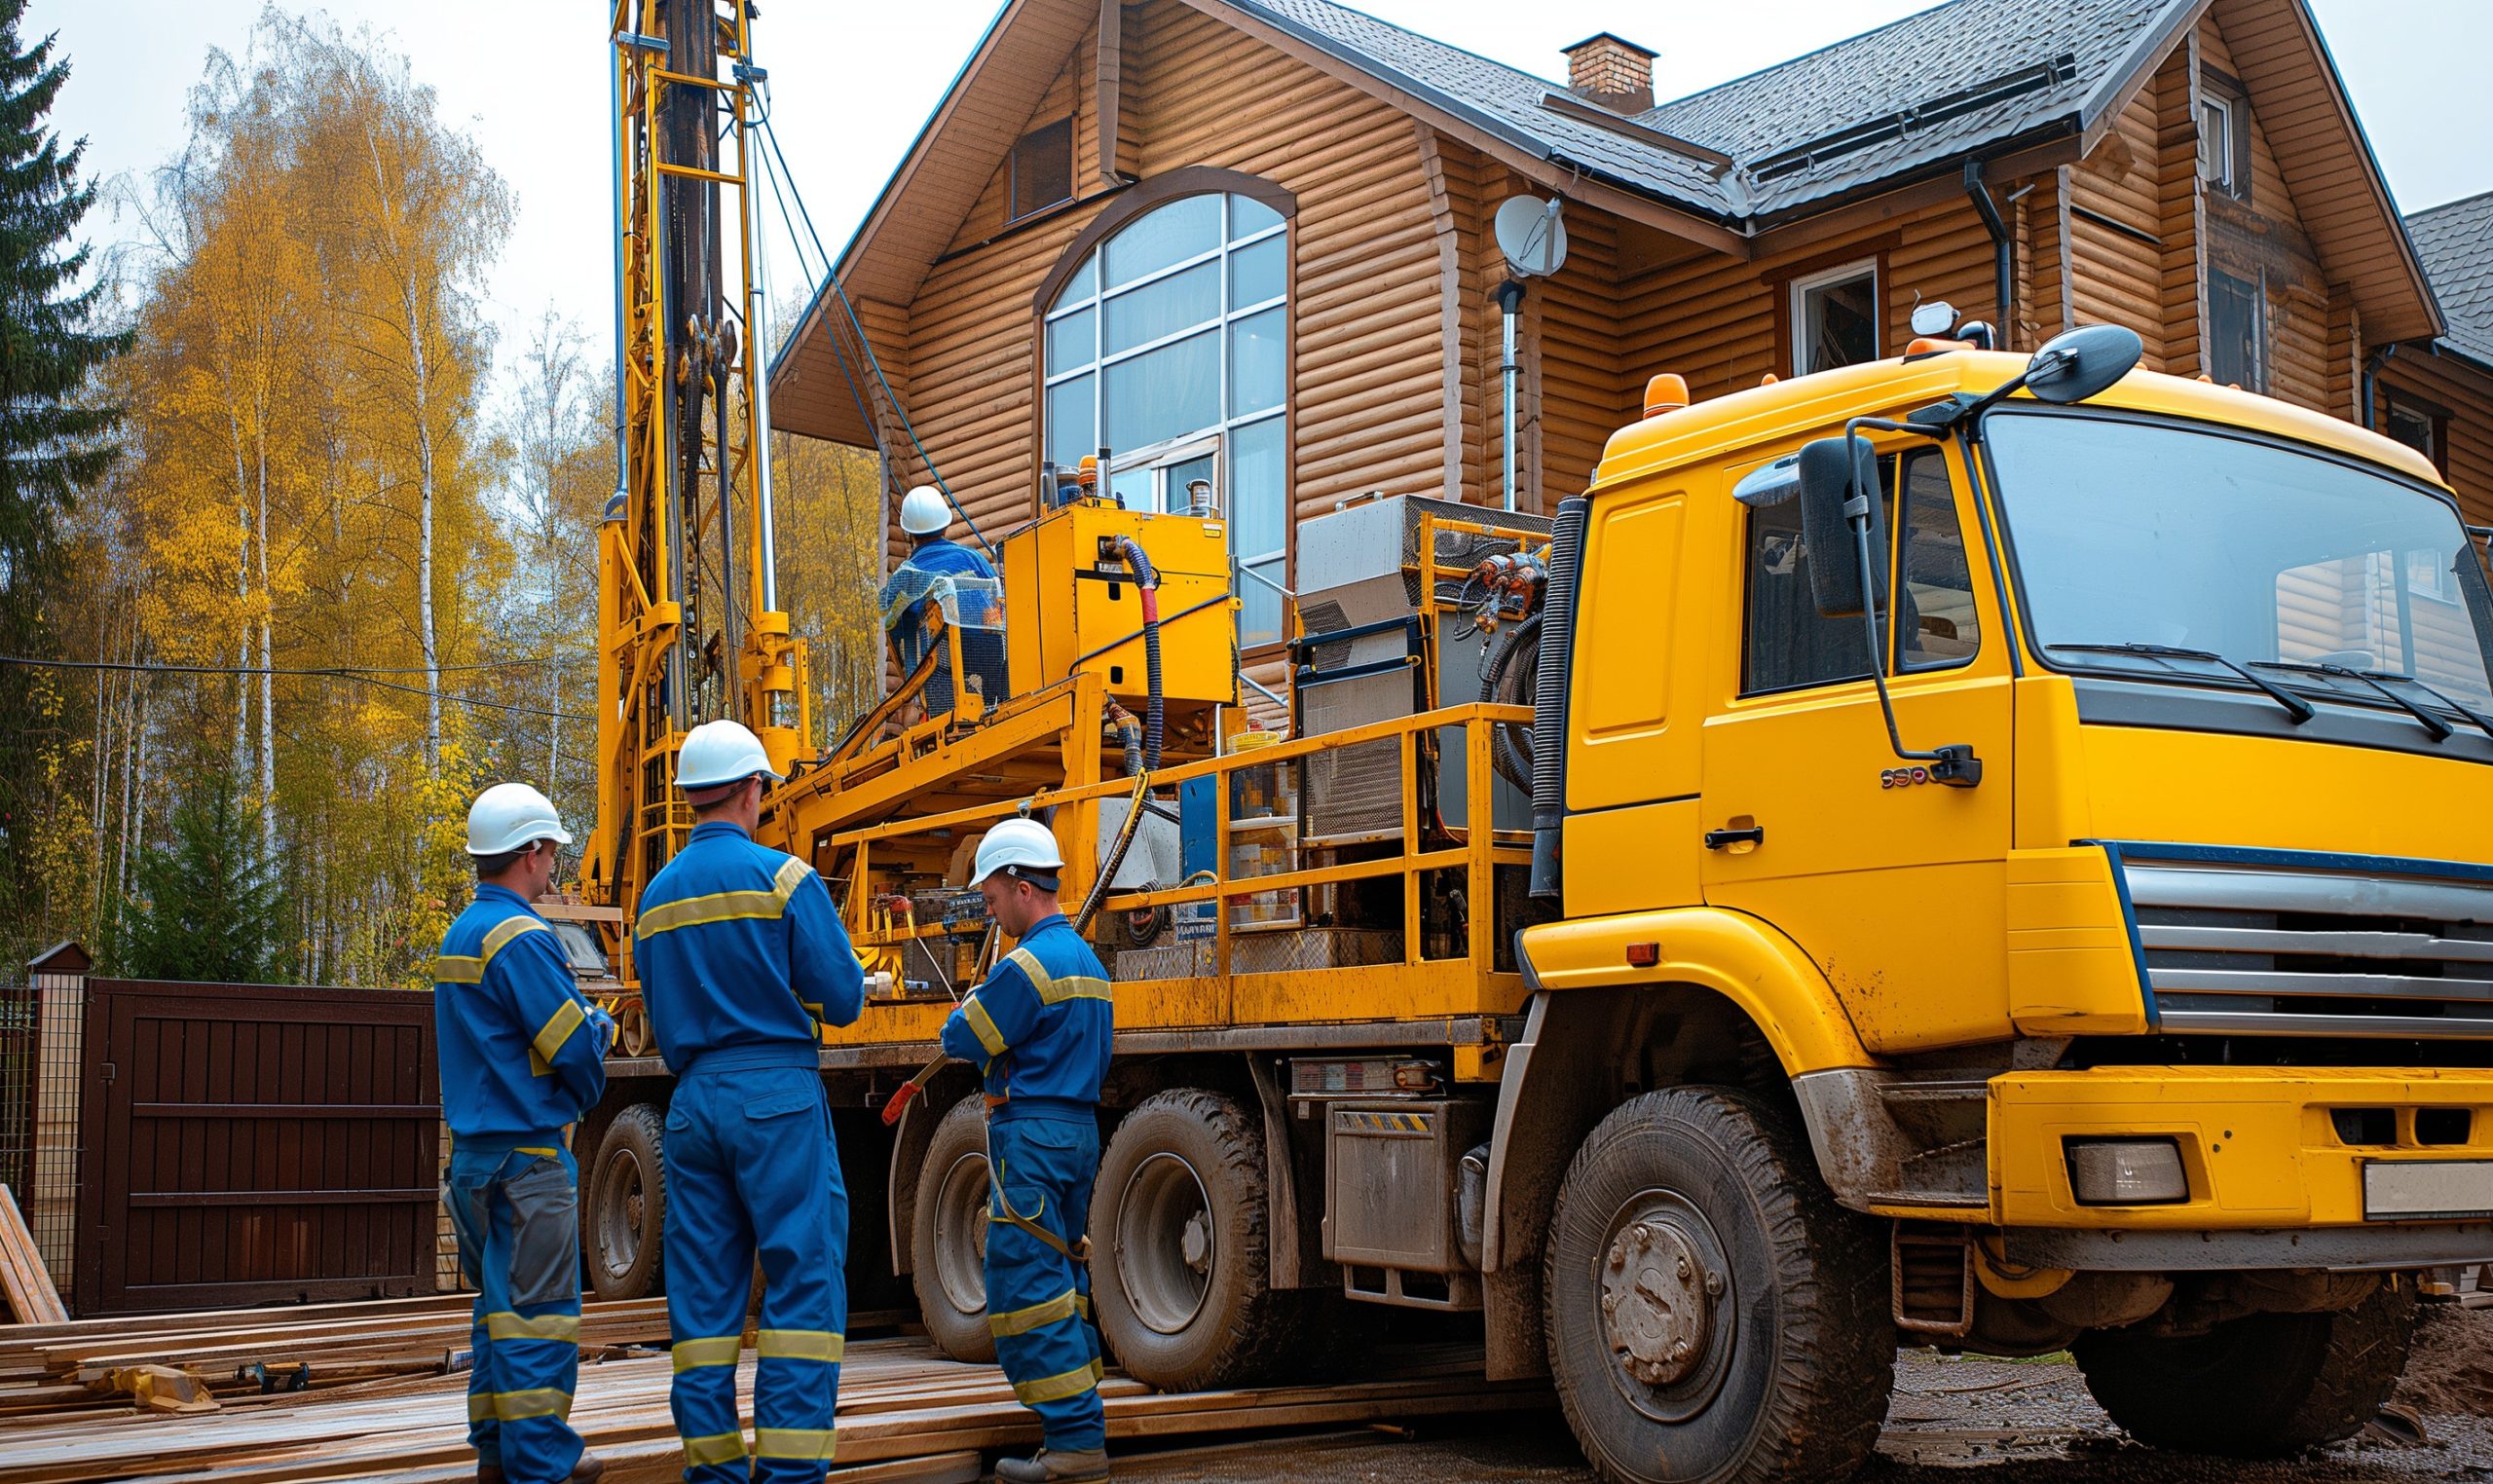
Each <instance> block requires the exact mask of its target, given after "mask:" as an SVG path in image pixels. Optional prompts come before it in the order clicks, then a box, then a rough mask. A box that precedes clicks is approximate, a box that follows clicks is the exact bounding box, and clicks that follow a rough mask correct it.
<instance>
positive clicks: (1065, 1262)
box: [986, 1116, 1108, 1453]
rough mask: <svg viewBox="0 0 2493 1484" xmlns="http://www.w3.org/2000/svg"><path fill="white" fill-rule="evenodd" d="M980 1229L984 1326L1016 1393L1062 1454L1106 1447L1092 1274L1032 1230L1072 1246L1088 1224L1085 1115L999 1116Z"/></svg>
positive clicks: (993, 1127) (1089, 1126) (1092, 1145)
mask: <svg viewBox="0 0 2493 1484" xmlns="http://www.w3.org/2000/svg"><path fill="white" fill-rule="evenodd" d="M986 1152H987V1158H988V1160H989V1161H990V1162H991V1163H992V1165H993V1167H994V1168H993V1183H992V1184H991V1186H990V1187H989V1188H990V1190H991V1191H992V1194H991V1195H990V1196H989V1198H988V1206H987V1226H986V1327H987V1331H988V1332H989V1333H991V1334H993V1335H994V1336H995V1358H996V1360H997V1361H998V1362H999V1363H1001V1364H1002V1365H1003V1367H1004V1376H1005V1379H1006V1380H1008V1381H1010V1382H1012V1383H1013V1394H1014V1395H1015V1396H1017V1397H1019V1398H1021V1401H1022V1404H1023V1406H1025V1407H1028V1408H1029V1409H1030V1410H1031V1411H1033V1412H1036V1413H1038V1414H1039V1421H1040V1423H1041V1425H1042V1426H1043V1428H1045V1431H1046V1436H1047V1445H1048V1446H1049V1447H1050V1448H1053V1449H1056V1450H1057V1451H1059V1452H1061V1453H1080V1452H1083V1451H1085V1450H1087V1449H1092V1448H1103V1447H1105V1446H1107V1441H1108V1428H1107V1419H1106V1416H1105V1415H1104V1414H1103V1413H1102V1412H1101V1410H1100V1407H1099V1335H1098V1331H1097V1330H1095V1329H1093V1328H1092V1327H1091V1272H1090V1269H1089V1268H1088V1267H1086V1266H1085V1265H1084V1264H1082V1263H1078V1262H1075V1261H1074V1260H1073V1259H1072V1258H1071V1257H1070V1256H1068V1255H1067V1254H1066V1253H1064V1252H1060V1251H1059V1250H1057V1248H1056V1247H1055V1246H1054V1245H1053V1244H1052V1243H1048V1242H1047V1241H1045V1240H1043V1239H1042V1238H1040V1237H1038V1236H1036V1235H1034V1234H1033V1233H1031V1232H1030V1230H1029V1227H1030V1226H1036V1227H1039V1228H1040V1229H1042V1230H1043V1231H1045V1232H1047V1233H1048V1234H1050V1235H1051V1236H1053V1237H1055V1238H1056V1239H1057V1240H1058V1241H1060V1242H1062V1243H1064V1244H1065V1245H1066V1246H1068V1247H1072V1246H1075V1245H1077V1244H1078V1243H1080V1242H1081V1240H1082V1236H1083V1233H1084V1232H1085V1231H1087V1230H1088V1229H1089V1227H1090V1224H1091V1184H1092V1182H1093V1181H1094V1180H1096V1179H1098V1174H1099V1127H1098V1124H1097V1123H1094V1122H1093V1121H1092V1120H1091V1119H1089V1118H1084V1119H1083V1120H1082V1121H1081V1122H1079V1123H1068V1122H1065V1121H1063V1120H1060V1119H1055V1118H1014V1117H1010V1116H1007V1117H1004V1118H1000V1119H996V1120H994V1121H993V1122H990V1123H989V1124H988V1125H987V1129H986Z"/></svg>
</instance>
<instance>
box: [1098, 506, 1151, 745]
mask: <svg viewBox="0 0 2493 1484" xmlns="http://www.w3.org/2000/svg"><path fill="white" fill-rule="evenodd" d="M1099 544H1100V547H1101V548H1102V549H1101V551H1100V553H1099V554H1100V555H1101V556H1115V557H1119V558H1122V559H1123V560H1124V562H1125V564H1126V567H1127V568H1128V569H1129V570H1130V571H1132V572H1133V573H1134V585H1135V593H1136V594H1137V595H1138V596H1140V597H1141V599H1142V665H1143V685H1144V694H1145V696H1146V700H1145V702H1144V706H1143V723H1142V768H1143V771H1144V772H1150V771H1152V770H1153V769H1155V768H1157V767H1159V766H1160V739H1161V726H1162V704H1161V694H1160V573H1159V570H1158V569H1157V568H1154V567H1153V566H1152V565H1151V558H1150V556H1149V555H1148V554H1146V553H1145V552H1144V551H1143V549H1142V543H1141V542H1140V541H1137V540H1135V538H1133V537H1131V536H1113V537H1110V536H1103V537H1101V538H1099Z"/></svg>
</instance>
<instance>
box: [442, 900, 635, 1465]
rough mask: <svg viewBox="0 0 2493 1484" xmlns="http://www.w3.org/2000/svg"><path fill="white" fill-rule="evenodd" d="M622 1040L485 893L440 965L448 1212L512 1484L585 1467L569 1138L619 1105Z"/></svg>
mask: <svg viewBox="0 0 2493 1484" xmlns="http://www.w3.org/2000/svg"><path fill="white" fill-rule="evenodd" d="M610 1025H611V1022H610V1021H608V1020H607V1019H606V1017H605V1016H604V1015H603V1014H602V1013H600V1012H599V1011H598V1010H596V1009H595V1008H594V1007H592V1006H591V1005H590V1004H589V1003H588V1001H587V1000H585V999H583V998H582V997H581V995H580V992H579V989H578V988H577V985H576V984H575V983H574V981H573V979H572V971H571V965H570V964H569V962H567V961H566V959H565V957H564V955H563V950H562V947H561V946H560V945H559V944H558V943H557V942H556V940H555V937H554V933H553V930H552V929H551V928H550V927H548V926H547V925H546V923H545V921H544V919H543V918H541V917H540V916H538V915H537V913H536V912H535V911H534V910H532V909H530V908H529V906H528V904H527V902H526V901H524V900H522V898H521V897H520V895H519V894H518V893H517V892H514V891H509V890H507V889H505V888H503V887H500V886H495V885H492V884H491V883H486V884H481V885H479V886H478V887H477V888H476V900H475V902H474V903H473V904H472V905H470V906H469V907H468V909H466V910H465V911H464V912H462V913H460V914H459V917H458V920H457V921H455V922H453V923H451V925H450V931H449V932H448V933H446V934H444V935H443V936H442V940H441V952H440V955H439V956H438V957H436V958H435V959H434V960H433V1027H434V1032H435V1039H436V1041H437V1043H438V1045H439V1048H440V1052H439V1055H440V1062H441V1105H442V1113H443V1116H444V1117H445V1118H446V1119H447V1120H448V1122H449V1124H450V1132H451V1156H450V1175H449V1179H448V1181H447V1182H446V1184H445V1186H444V1188H443V1190H442V1204H443V1206H445V1207H446V1208H447V1209H448V1211H449V1213H450V1222H451V1228H452V1230H453V1231H454V1232H456V1233H457V1235H458V1238H459V1261H460V1266H461V1267H462V1268H463V1269H464V1270H465V1273H466V1275H467V1280H468V1281H469V1282H471V1283H473V1284H475V1286H476V1308H475V1319H474V1324H475V1327H474V1330H473V1333H472V1336H471V1347H472V1349H473V1351H474V1353H475V1363H474V1366H473V1368H472V1370H471V1371H470V1373H469V1376H468V1382H467V1436H468V1441H469V1442H470V1443H472V1444H473V1445H474V1446H475V1449H476V1456H477V1459H478V1461H479V1462H480V1463H482V1464H489V1465H495V1466H498V1467H500V1468H501V1469H502V1472H503V1475H504V1477H506V1478H507V1479H509V1480H510V1481H511V1484H539V1481H543V1480H553V1479H562V1478H567V1477H569V1476H570V1474H571V1471H572V1467H573V1465H575V1464H577V1462H578V1461H579V1456H580V1438H579V1434H578V1433H577V1432H575V1431H573V1430H572V1427H571V1422H570V1417H571V1410H572V1390H573V1387H574V1385H575V1383H576V1381H577V1375H578V1370H579V1332H580V1318H579V1316H580V1267H579V1216H578V1199H579V1197H578V1189H579V1170H578V1168H577V1166H575V1165H574V1164H573V1162H572V1155H571V1151H570V1150H569V1149H568V1148H566V1147H565V1146H564V1143H563V1127H564V1125H566V1124H571V1123H575V1122H577V1121H578V1119H579V1116H580V1114H581V1113H583V1112H585V1111H586V1110H587V1109H588V1108H589V1107H590V1106H591V1105H593V1104H594V1103H595V1102H596V1101H597V1099H598V1097H599V1096H600V1095H601V1094H604V1092H605V1091H606V1062H605V1059H604V1058H605V1054H606V1045H607V1040H608V1031H609V1028H610Z"/></svg>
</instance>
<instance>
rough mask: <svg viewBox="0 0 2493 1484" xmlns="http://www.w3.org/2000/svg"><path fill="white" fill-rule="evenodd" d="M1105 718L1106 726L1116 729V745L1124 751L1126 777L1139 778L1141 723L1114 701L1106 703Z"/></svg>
mask: <svg viewBox="0 0 2493 1484" xmlns="http://www.w3.org/2000/svg"><path fill="white" fill-rule="evenodd" d="M1107 716H1108V724H1109V725H1110V726H1113V727H1115V728H1116V731H1117V742H1118V744H1119V745H1120V746H1121V747H1122V748H1123V749H1124V750H1125V756H1126V776H1127V777H1129V778H1138V777H1140V776H1141V775H1142V773H1143V771H1144V769H1143V765H1142V723H1140V722H1137V721H1135V719H1134V713H1133V712H1131V711H1128V710H1126V709H1125V708H1124V707H1123V706H1120V705H1118V704H1117V703H1116V702H1114V701H1110V702H1109V703H1108V713H1107Z"/></svg>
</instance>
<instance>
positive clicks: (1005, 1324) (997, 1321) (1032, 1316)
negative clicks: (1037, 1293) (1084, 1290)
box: [986, 1289, 1091, 1340]
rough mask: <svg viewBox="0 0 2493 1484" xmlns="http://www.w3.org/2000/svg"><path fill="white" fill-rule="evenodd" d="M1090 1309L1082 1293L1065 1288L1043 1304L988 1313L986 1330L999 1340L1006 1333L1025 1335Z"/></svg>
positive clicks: (1087, 1312) (1084, 1313) (1088, 1311)
mask: <svg viewBox="0 0 2493 1484" xmlns="http://www.w3.org/2000/svg"><path fill="white" fill-rule="evenodd" d="M1090 1310H1091V1306H1090V1305H1089V1304H1087V1303H1085V1302H1084V1301H1083V1299H1082V1295H1080V1294H1078V1293H1075V1292H1073V1291H1072V1290H1071V1289H1067V1290H1065V1291H1064V1292H1062V1293H1060V1294H1058V1295H1057V1296H1056V1297H1054V1298H1052V1299H1050V1300H1048V1301H1047V1302H1046V1303H1044V1304H1032V1305H1031V1306H1030V1307H1029V1308H1027V1309H1008V1310H1006V1311H1005V1312H1004V1313H1002V1314H989V1315H988V1316H987V1317H986V1332H987V1333H988V1334H991V1335H993V1336H995V1337H996V1338H997V1339H999V1340H1001V1339H1003V1338H1005V1337H1006V1336H1008V1335H1025V1334H1028V1333H1029V1332H1030V1331H1031V1330H1033V1329H1037V1328H1039V1327H1040V1326H1041V1325H1045V1324H1053V1323H1055V1322H1056V1321H1057V1320H1059V1319H1069V1318H1072V1317H1074V1316H1075V1315H1076V1314H1081V1315H1085V1316H1087V1315H1088V1314H1089V1313H1090Z"/></svg>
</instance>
